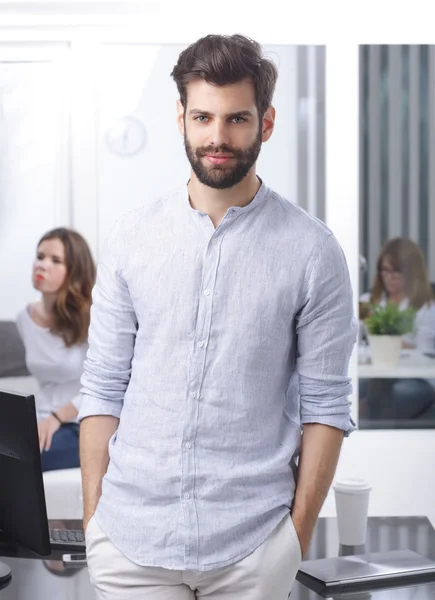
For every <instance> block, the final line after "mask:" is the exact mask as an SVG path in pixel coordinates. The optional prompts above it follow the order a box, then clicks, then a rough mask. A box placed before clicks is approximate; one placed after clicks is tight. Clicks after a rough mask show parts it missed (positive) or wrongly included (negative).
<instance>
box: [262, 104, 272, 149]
mask: <svg viewBox="0 0 435 600" xmlns="http://www.w3.org/2000/svg"><path fill="white" fill-rule="evenodd" d="M275 115H276V111H275V108H274V107H273V106H269V108H268V109H267V110H266V112H265V113H264V117H263V123H262V129H261V133H262V137H261V141H262V142H267V140H268V139H269V138H270V136H271V135H272V133H273V128H274V127H275Z"/></svg>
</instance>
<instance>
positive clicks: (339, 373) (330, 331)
mask: <svg viewBox="0 0 435 600" xmlns="http://www.w3.org/2000/svg"><path fill="white" fill-rule="evenodd" d="M306 281H307V284H306V290H305V293H304V302H303V308H302V309H301V310H300V312H299V315H298V318H297V323H296V332H297V345H298V357H297V371H298V374H299V392H300V418H301V425H302V426H303V425H304V424H306V423H321V424H324V425H330V426H332V427H336V428H338V429H342V430H343V431H344V433H345V436H346V437H347V436H349V434H350V433H351V432H352V431H354V430H355V429H356V426H355V423H354V421H353V420H352V418H351V416H350V404H351V403H350V400H349V395H350V394H351V393H352V384H351V380H350V378H349V376H348V369H349V361H350V357H351V354H352V349H353V346H354V344H355V341H356V338H357V332H358V322H357V319H356V318H355V316H354V312H353V301H352V288H351V284H350V278H349V271H348V268H347V264H346V259H345V257H344V253H343V251H342V249H341V247H340V245H339V244H338V242H337V240H336V238H335V237H334V236H333V235H332V234H329V235H328V237H327V238H326V239H324V240H322V241H321V242H320V243H319V247H318V248H317V249H316V250H315V252H314V255H313V257H312V260H311V263H310V269H309V272H308V274H307V276H306Z"/></svg>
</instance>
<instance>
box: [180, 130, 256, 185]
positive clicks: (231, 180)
mask: <svg viewBox="0 0 435 600" xmlns="http://www.w3.org/2000/svg"><path fill="white" fill-rule="evenodd" d="M261 137H262V132H261V130H259V132H258V135H257V138H256V139H255V141H254V143H253V144H252V145H251V146H249V148H247V149H246V150H241V149H240V148H231V147H230V146H227V145H226V144H222V145H221V146H219V147H218V148H216V147H215V146H207V147H205V146H200V147H199V148H195V149H194V148H192V146H191V144H190V142H189V140H188V139H187V135H184V148H185V150H186V154H187V158H188V159H189V162H190V165H191V167H192V170H193V172H194V173H195V175H196V177H197V178H198V180H199V181H200V182H201V183H202V184H203V185H207V186H208V187H211V188H214V189H216V190H225V189H228V188H231V187H233V186H235V185H237V184H238V183H240V182H241V181H242V179H244V178H245V177H246V175H247V174H248V173H249V171H250V170H251V168H252V166H253V165H254V164H255V162H256V160H257V158H258V155H259V154H260V150H261V144H262V142H261ZM220 153H225V154H231V155H232V156H233V157H234V159H233V161H234V164H233V165H232V166H228V165H211V166H210V167H209V168H207V167H206V166H205V165H204V163H203V162H202V158H203V157H204V156H205V155H206V154H220Z"/></svg>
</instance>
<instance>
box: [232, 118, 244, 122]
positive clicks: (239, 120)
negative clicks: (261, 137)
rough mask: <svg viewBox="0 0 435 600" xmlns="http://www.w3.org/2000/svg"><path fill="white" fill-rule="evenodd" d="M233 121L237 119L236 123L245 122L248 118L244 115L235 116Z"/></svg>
mask: <svg viewBox="0 0 435 600" xmlns="http://www.w3.org/2000/svg"><path fill="white" fill-rule="evenodd" d="M233 121H235V122H236V123H244V122H245V121H246V119H244V118H243V117H234V118H233Z"/></svg>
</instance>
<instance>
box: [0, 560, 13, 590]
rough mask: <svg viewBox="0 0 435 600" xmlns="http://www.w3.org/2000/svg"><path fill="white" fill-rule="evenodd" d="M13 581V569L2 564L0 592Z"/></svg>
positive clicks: (0, 569)
mask: <svg viewBox="0 0 435 600" xmlns="http://www.w3.org/2000/svg"><path fill="white" fill-rule="evenodd" d="M10 580H11V568H10V567H8V565H5V564H4V563H2V562H0V590H1V589H3V588H5V587H6V586H8V585H9V581H10Z"/></svg>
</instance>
